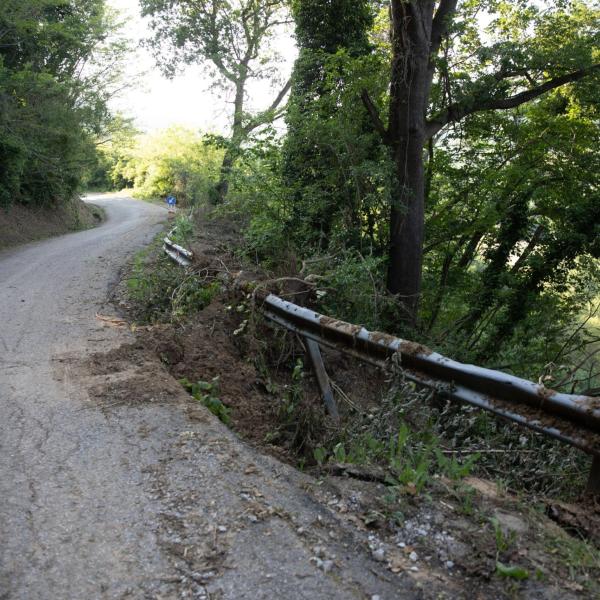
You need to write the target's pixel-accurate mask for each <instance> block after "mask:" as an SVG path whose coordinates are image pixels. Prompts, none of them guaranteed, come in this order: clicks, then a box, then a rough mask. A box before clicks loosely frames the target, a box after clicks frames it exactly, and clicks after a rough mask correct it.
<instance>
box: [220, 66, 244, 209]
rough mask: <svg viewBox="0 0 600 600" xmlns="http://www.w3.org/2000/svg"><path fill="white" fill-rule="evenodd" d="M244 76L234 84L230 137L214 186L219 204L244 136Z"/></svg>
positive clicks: (227, 188) (226, 189) (225, 193)
mask: <svg viewBox="0 0 600 600" xmlns="http://www.w3.org/2000/svg"><path fill="white" fill-rule="evenodd" d="M245 83H246V78H245V77H241V78H240V80H239V81H238V83H237V84H236V86H235V100H234V112H233V128H232V133H231V139H230V140H229V144H228V145H227V150H226V151H225V155H224V156H223V162H222V163H221V174H220V177H219V183H218V184H217V185H216V187H215V195H214V203H215V204H220V203H222V202H223V201H224V200H225V198H226V197H227V193H228V192H229V179H230V177H231V169H232V168H233V163H234V162H235V159H236V157H237V155H238V152H239V149H240V145H241V143H242V140H243V137H244V92H245Z"/></svg>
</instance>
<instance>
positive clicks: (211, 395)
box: [179, 377, 231, 425]
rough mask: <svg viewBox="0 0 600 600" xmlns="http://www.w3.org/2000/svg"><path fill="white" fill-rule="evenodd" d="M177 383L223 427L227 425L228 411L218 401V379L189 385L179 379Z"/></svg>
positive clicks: (184, 379)
mask: <svg viewBox="0 0 600 600" xmlns="http://www.w3.org/2000/svg"><path fill="white" fill-rule="evenodd" d="M179 383H180V384H181V385H182V386H183V387H184V388H185V389H186V390H187V391H188V393H189V394H190V395H191V396H192V397H193V398H195V399H196V400H198V401H199V402H202V404H204V406H206V408H208V410H210V412H211V413H213V415H215V416H216V417H218V418H219V419H220V420H221V421H222V422H223V423H225V425H229V424H230V422H231V417H230V415H229V409H228V408H227V407H226V406H225V405H224V404H223V403H222V402H221V400H220V399H219V396H218V394H219V378H218V377H215V378H214V379H213V380H212V381H211V382H207V381H198V382H196V383H191V382H190V381H188V380H187V379H186V378H183V379H180V380H179Z"/></svg>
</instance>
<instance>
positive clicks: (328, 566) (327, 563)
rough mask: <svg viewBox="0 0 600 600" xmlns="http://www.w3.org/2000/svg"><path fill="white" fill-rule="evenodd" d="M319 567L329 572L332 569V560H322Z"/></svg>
mask: <svg viewBox="0 0 600 600" xmlns="http://www.w3.org/2000/svg"><path fill="white" fill-rule="evenodd" d="M321 569H322V570H323V572H324V573H329V572H330V571H331V569H333V561H332V560H324V561H323V562H322V563H321Z"/></svg>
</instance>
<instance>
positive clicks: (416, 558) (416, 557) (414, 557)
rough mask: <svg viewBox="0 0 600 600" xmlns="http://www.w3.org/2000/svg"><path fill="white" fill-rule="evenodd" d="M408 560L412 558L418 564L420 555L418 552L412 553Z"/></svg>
mask: <svg viewBox="0 0 600 600" xmlns="http://www.w3.org/2000/svg"><path fill="white" fill-rule="evenodd" d="M408 558H410V560H412V561H413V562H416V561H417V560H418V559H419V555H418V554H417V553H416V552H411V553H410V554H409V555H408Z"/></svg>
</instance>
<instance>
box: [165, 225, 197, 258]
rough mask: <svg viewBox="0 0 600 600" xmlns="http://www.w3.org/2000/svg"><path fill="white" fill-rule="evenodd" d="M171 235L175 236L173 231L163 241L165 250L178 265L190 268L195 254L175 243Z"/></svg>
mask: <svg viewBox="0 0 600 600" xmlns="http://www.w3.org/2000/svg"><path fill="white" fill-rule="evenodd" d="M171 235H173V231H171V233H169V235H168V236H167V237H165V239H164V240H163V250H164V251H165V252H166V253H167V255H168V256H169V257H170V258H171V259H172V260H174V261H175V262H176V263H177V264H179V265H181V266H182V267H189V266H190V265H191V264H192V260H193V259H194V255H193V253H192V252H191V251H190V250H186V249H185V248H182V247H181V246H179V245H177V244H176V243H175V242H173V241H172V240H171V239H170V237H169V236H171Z"/></svg>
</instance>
